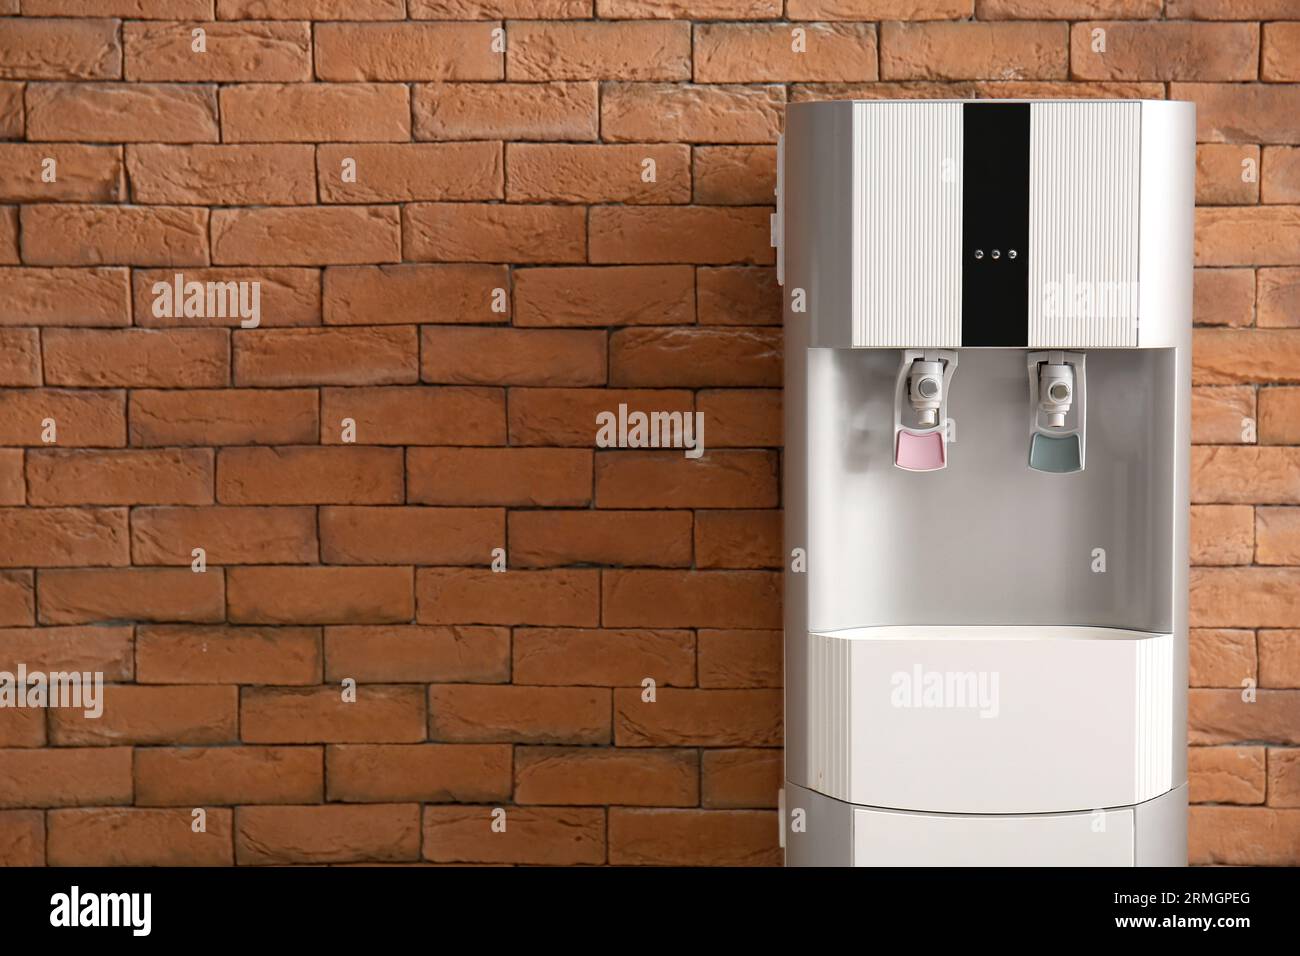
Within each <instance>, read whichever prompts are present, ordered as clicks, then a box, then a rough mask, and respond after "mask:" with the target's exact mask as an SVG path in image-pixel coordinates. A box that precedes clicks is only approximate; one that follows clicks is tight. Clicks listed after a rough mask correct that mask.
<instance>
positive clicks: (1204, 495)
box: [1192, 446, 1300, 505]
mask: <svg viewBox="0 0 1300 956" xmlns="http://www.w3.org/2000/svg"><path fill="white" fill-rule="evenodd" d="M1192 500H1193V501H1195V502H1205V503H1216V502H1217V503H1226V504H1278V505H1287V504H1300V449H1296V448H1258V447H1235V448H1234V447H1231V446H1217V447H1211V448H1205V447H1198V448H1193V449H1192Z"/></svg>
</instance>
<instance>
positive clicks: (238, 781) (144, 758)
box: [135, 747, 325, 807]
mask: <svg viewBox="0 0 1300 956" xmlns="http://www.w3.org/2000/svg"><path fill="white" fill-rule="evenodd" d="M324 776H325V771H324V759H323V757H322V754H321V749H320V748H319V747H147V748H146V747H142V748H140V749H139V750H137V751H136V752H135V801H136V804H137V805H138V806H142V807H198V806H205V805H207V806H210V805H212V804H227V805H229V804H236V803H240V804H250V803H312V802H318V801H320V799H321V797H322V794H323V792H324Z"/></svg>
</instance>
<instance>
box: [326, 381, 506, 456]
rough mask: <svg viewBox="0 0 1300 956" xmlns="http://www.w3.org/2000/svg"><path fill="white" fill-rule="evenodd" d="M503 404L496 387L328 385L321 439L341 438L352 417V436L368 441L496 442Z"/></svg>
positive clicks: (501, 438) (500, 437)
mask: <svg viewBox="0 0 1300 956" xmlns="http://www.w3.org/2000/svg"><path fill="white" fill-rule="evenodd" d="M505 405H506V400H505V391H504V390H503V389H497V388H434V387H428V386H411V387H407V388H395V387H393V386H386V387H383V388H326V389H322V390H321V434H320V440H321V443H322V444H326V445H335V444H339V443H341V442H342V440H343V420H344V419H345V418H350V419H352V421H353V422H354V423H355V426H356V435H355V437H356V440H357V441H359V442H364V443H366V444H371V445H452V444H455V445H500V444H503V443H504V442H505V434H506V423H505V415H506V408H505Z"/></svg>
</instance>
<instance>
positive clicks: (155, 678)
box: [135, 625, 321, 685]
mask: <svg viewBox="0 0 1300 956" xmlns="http://www.w3.org/2000/svg"><path fill="white" fill-rule="evenodd" d="M135 653H136V667H137V668H138V669H139V675H138V677H137V680H138V681H139V682H140V683H142V684H187V685H189V684H316V683H319V682H320V677H321V637H320V629H319V628H311V627H225V626H220V627H196V626H181V625H172V626H163V625H156V626H147V625H142V626H141V627H140V628H139V630H138V632H137V635H136V652H135Z"/></svg>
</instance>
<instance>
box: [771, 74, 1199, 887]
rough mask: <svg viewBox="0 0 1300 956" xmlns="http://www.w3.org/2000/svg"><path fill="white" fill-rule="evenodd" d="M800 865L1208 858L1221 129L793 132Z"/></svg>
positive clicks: (918, 127) (794, 767)
mask: <svg viewBox="0 0 1300 956" xmlns="http://www.w3.org/2000/svg"><path fill="white" fill-rule="evenodd" d="M778 165H779V172H778V186H777V212H776V214H775V215H774V216H773V222H772V226H773V243H774V245H776V247H777V263H778V265H777V269H778V278H779V279H780V281H781V284H782V294H783V298H784V302H785V320H784V321H785V457H784V499H785V550H786V559H787V563H786V571H785V746H786V751H785V755H786V756H785V760H786V763H785V783H784V789H783V791H782V795H781V820H782V842H783V845H784V847H785V852H786V862H787V864H788V865H811V866H873V865H904V866H913V865H1037V866H1087V865H1100V866H1133V865H1137V866H1152V865H1161V866H1164V865H1183V864H1185V863H1186V858H1187V850H1186V815H1187V783H1186V781H1187V766H1186V742H1187V741H1186V688H1187V522H1188V458H1189V454H1188V452H1189V448H1188V446H1189V406H1190V363H1191V309H1192V214H1193V205H1194V177H1195V113H1194V107H1193V106H1192V105H1191V104H1187V103H1177V102H1160V101H1114V100H1111V101H1102V100H1096V101H1094V100H1078V101H1034V102H1025V101H992V100H975V101H906V102H902V101H870V102H863V101H854V102H826V103H800V104H794V105H791V106H790V107H789V110H788V112H787V119H786V129H785V134H784V136H783V137H782V140H781V144H780V148H779V164H778Z"/></svg>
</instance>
